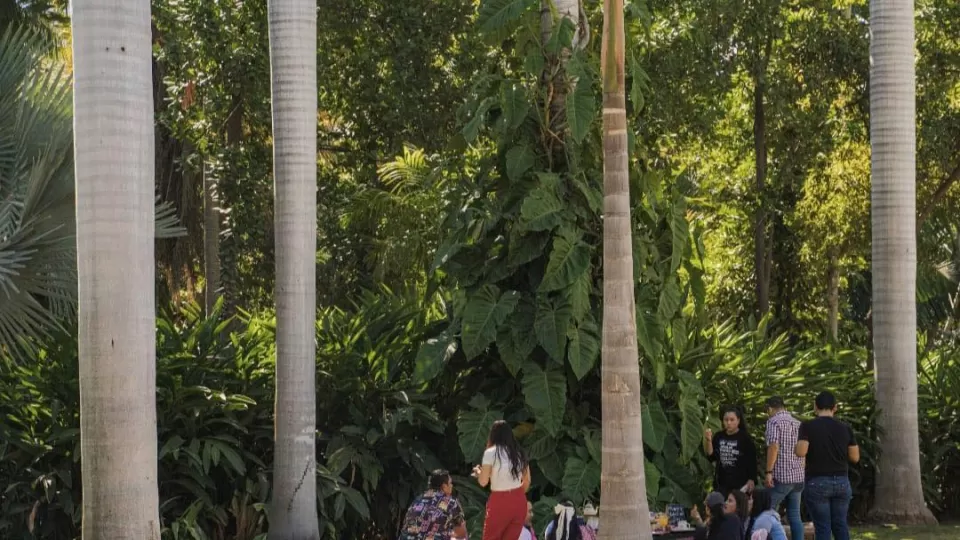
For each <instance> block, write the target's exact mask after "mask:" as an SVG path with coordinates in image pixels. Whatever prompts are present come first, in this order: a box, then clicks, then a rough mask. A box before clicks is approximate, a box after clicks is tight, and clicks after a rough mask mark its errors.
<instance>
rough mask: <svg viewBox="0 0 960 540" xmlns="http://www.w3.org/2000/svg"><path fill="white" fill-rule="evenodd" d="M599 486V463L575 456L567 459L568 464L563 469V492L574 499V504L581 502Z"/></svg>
mask: <svg viewBox="0 0 960 540" xmlns="http://www.w3.org/2000/svg"><path fill="white" fill-rule="evenodd" d="M599 487H600V464H599V463H597V462H595V461H584V460H582V459H580V458H579V457H575V456H573V457H570V458H568V459H567V466H566V467H564V470H563V492H564V493H565V494H567V495H568V496H569V497H570V498H571V499H573V502H574V504H581V503H582V502H583V500H584V499H586V498H588V497H590V496H591V495H593V493H594V492H595V491H596V490H597V488H599Z"/></svg>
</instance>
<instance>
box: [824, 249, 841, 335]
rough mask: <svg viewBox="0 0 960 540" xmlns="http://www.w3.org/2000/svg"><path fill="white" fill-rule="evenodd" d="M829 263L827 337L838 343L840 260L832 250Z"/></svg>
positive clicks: (835, 251) (835, 250) (834, 250)
mask: <svg viewBox="0 0 960 540" xmlns="http://www.w3.org/2000/svg"><path fill="white" fill-rule="evenodd" d="M829 257H830V259H829V261H828V263H827V336H828V337H829V338H830V341H831V342H832V343H836V341H837V334H838V333H839V332H838V330H839V327H840V260H839V257H837V249H836V248H831V249H830V251H829Z"/></svg>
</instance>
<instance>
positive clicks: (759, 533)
mask: <svg viewBox="0 0 960 540" xmlns="http://www.w3.org/2000/svg"><path fill="white" fill-rule="evenodd" d="M746 540H787V532H786V531H785V530H784V529H783V524H782V523H780V516H779V515H777V511H776V510H774V509H773V499H772V498H771V497H770V492H769V491H767V490H765V489H758V490H756V491H754V492H753V508H752V509H751V510H750V529H749V530H748V531H747V536H746Z"/></svg>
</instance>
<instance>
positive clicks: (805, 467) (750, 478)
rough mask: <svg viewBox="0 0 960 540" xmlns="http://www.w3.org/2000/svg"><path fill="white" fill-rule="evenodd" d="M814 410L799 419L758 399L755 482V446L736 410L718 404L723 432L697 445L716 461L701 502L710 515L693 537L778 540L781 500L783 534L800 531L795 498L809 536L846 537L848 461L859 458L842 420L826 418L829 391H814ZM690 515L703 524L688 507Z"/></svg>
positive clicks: (831, 410)
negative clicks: (803, 507) (762, 418)
mask: <svg viewBox="0 0 960 540" xmlns="http://www.w3.org/2000/svg"><path fill="white" fill-rule="evenodd" d="M814 406H815V409H816V416H815V417H814V418H813V419H811V420H808V421H806V422H800V421H799V420H797V419H796V418H795V417H794V416H793V415H792V414H790V412H789V411H787V410H786V408H785V407H784V402H783V399H782V398H780V397H777V396H774V397H771V398H769V399H768V400H767V402H766V409H767V415H768V417H769V419H768V420H767V426H766V436H765V439H766V446H767V452H766V459H765V460H764V462H765V464H766V471H765V473H764V476H763V487H757V485H756V479H757V477H758V475H757V464H758V459H757V450H756V446H755V445H754V442H753V439H752V438H751V437H750V434H749V433H748V432H747V428H746V424H745V423H744V420H743V414H742V413H741V411H740V410H739V409H737V408H734V407H729V408H726V409H724V410H723V411H722V421H723V432H721V433H718V434H716V435H714V434H713V433H712V432H711V430H709V429H708V430H706V431H705V433H704V440H703V446H704V451H705V452H706V454H707V456H708V457H709V458H710V460H711V461H715V462H716V475H715V477H714V492H713V493H711V494H710V495H708V496H707V499H706V501H705V502H704V505H705V506H706V507H707V510H708V512H709V515H710V519H709V521H708V522H707V524H706V526H704V527H703V528H702V530H701V531H700V533H701V534H700V537H702V538H706V539H707V540H744V539H746V540H764V539H767V538H769V539H771V540H785V539H786V532H785V531H784V529H783V526H782V525H781V524H780V519H779V514H778V510H779V508H780V505H781V503H784V502H785V503H786V511H787V512H786V513H787V521H788V522H789V527H790V536H791V538H792V539H794V540H799V539H802V538H803V537H804V527H803V521H802V520H801V518H800V502H801V497H802V498H803V499H804V500H805V501H806V504H807V512H808V514H809V515H810V518H811V520H812V521H813V526H814V531H815V535H816V540H830V537H831V534H832V536H833V538H834V539H835V540H849V538H850V530H849V527H848V524H847V511H848V509H849V507H850V500H851V499H852V497H853V490H852V488H851V486H850V480H849V477H848V470H849V464H851V463H857V462H858V461H860V448H859V446H858V445H857V440H856V437H855V436H854V434H853V430H852V429H851V428H850V426H848V425H846V424H844V423H842V422H840V421H838V420H837V419H835V418H834V415H835V414H836V411H837V400H836V397H835V396H834V395H833V394H832V393H830V392H821V393H820V394H819V395H817V397H816V399H815V401H814ZM691 517H692V518H693V520H694V522H700V523H701V524H702V523H703V520H702V519H700V516H699V511H698V510H697V508H696V507H694V508H693V510H692V511H691Z"/></svg>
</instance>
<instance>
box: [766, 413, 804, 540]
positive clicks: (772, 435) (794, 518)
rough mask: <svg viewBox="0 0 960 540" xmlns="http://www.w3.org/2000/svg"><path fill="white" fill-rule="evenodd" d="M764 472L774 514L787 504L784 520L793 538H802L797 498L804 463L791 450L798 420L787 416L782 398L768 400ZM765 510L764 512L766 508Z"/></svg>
mask: <svg viewBox="0 0 960 540" xmlns="http://www.w3.org/2000/svg"><path fill="white" fill-rule="evenodd" d="M766 405H767V415H768V416H769V417H770V419H769V420H767V431H766V440H767V472H766V476H765V477H764V481H763V484H764V486H766V488H767V489H769V490H770V499H771V504H772V505H773V506H772V508H773V510H774V511H776V510H778V509H779V508H780V503H782V502H784V501H786V503H787V520H788V521H789V522H790V533H791V536H792V538H803V520H802V519H800V497H801V493H802V492H803V482H804V480H805V477H804V472H803V471H804V466H805V465H804V460H803V458H801V457H797V456H796V454H795V453H794V452H793V451H792V449H794V448H796V446H797V437H798V435H799V432H800V421H799V420H797V419H796V418H794V417H793V415H792V414H790V413H789V412H788V411H787V410H786V407H785V406H784V403H783V398H781V397H780V396H773V397H771V398H770V399H768V400H767V403H766ZM765 510H766V509H765Z"/></svg>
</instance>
